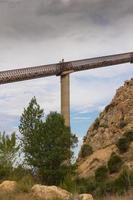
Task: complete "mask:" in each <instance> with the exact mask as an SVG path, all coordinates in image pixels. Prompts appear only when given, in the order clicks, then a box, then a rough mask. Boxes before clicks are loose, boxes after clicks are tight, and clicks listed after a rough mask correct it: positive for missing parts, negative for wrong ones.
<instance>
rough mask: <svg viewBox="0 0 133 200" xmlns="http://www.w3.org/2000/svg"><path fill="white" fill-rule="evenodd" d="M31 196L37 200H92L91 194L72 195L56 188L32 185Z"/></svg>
mask: <svg viewBox="0 0 133 200" xmlns="http://www.w3.org/2000/svg"><path fill="white" fill-rule="evenodd" d="M31 192H32V195H33V196H34V197H37V198H41V199H46V200H53V199H56V198H57V199H62V200H93V197H92V195H91V194H80V195H76V196H75V195H73V194H71V193H70V192H68V191H66V190H63V189H61V188H59V187H56V186H45V185H34V186H33V187H32V189H31Z"/></svg>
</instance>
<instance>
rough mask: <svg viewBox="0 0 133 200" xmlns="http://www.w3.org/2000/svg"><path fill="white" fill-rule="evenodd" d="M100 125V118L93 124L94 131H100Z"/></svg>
mask: <svg viewBox="0 0 133 200" xmlns="http://www.w3.org/2000/svg"><path fill="white" fill-rule="evenodd" d="M99 123H100V122H99V118H97V119H96V120H95V122H94V124H93V127H94V129H98V127H99Z"/></svg>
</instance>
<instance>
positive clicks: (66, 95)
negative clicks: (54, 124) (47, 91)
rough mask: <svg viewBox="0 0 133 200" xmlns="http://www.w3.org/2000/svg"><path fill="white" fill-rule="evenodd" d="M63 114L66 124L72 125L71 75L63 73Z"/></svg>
mask: <svg viewBox="0 0 133 200" xmlns="http://www.w3.org/2000/svg"><path fill="white" fill-rule="evenodd" d="M61 114H62V115H63V116H64V119H65V125H66V126H67V127H70V75H69V73H66V74H62V75H61Z"/></svg>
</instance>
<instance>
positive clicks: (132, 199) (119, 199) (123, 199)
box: [98, 192, 133, 200]
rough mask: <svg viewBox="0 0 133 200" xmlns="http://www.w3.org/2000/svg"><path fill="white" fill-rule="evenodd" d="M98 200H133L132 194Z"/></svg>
mask: <svg viewBox="0 0 133 200" xmlns="http://www.w3.org/2000/svg"><path fill="white" fill-rule="evenodd" d="M98 200H133V192H130V193H129V194H127V195H124V196H109V197H106V198H102V199H98Z"/></svg>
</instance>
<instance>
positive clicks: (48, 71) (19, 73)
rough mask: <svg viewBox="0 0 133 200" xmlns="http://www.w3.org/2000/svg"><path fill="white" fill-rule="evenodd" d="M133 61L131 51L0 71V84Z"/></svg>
mask: <svg viewBox="0 0 133 200" xmlns="http://www.w3.org/2000/svg"><path fill="white" fill-rule="evenodd" d="M124 63H133V52H130V53H124V54H117V55H111V56H103V57H98V58H90V59H84V60H77V61H70V62H63V64H62V63H56V64H51V65H42V66H36V67H28V68H21V69H13V70H7V71H1V72H0V84H6V83H11V82H18V81H24V80H30V79H36V78H42V77H47V76H54V75H61V74H62V73H65V72H67V71H71V72H77V71H83V70H90V69H95V68H100V67H107V66H111V65H118V64H124Z"/></svg>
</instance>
